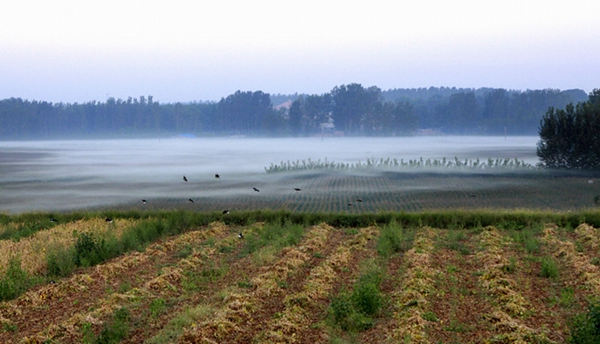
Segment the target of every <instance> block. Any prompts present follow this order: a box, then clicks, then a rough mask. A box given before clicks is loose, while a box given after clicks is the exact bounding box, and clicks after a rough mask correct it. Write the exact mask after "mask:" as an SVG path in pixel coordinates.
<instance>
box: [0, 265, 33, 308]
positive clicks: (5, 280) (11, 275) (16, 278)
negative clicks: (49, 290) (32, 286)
mask: <svg viewBox="0 0 600 344" xmlns="http://www.w3.org/2000/svg"><path fill="white" fill-rule="evenodd" d="M29 282H30V281H29V277H28V276H27V272H25V271H23V269H21V260H20V259H19V258H15V257H13V258H11V259H10V261H9V263H8V269H7V270H6V274H5V275H4V276H3V277H1V278H0V300H2V301H4V300H11V299H14V298H15V297H17V296H18V295H20V294H21V293H22V292H24V291H25V290H27V288H28V287H29Z"/></svg>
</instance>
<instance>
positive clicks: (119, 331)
mask: <svg viewBox="0 0 600 344" xmlns="http://www.w3.org/2000/svg"><path fill="white" fill-rule="evenodd" d="M129 318H130V314H129V311H128V310H127V308H119V309H117V310H116V311H115V313H114V315H113V319H112V321H110V322H106V323H104V327H103V328H102V331H101V332H100V335H98V338H97V339H96V343H98V344H112V343H115V344H116V343H120V342H121V340H122V339H124V338H125V337H127V334H128V333H129Z"/></svg>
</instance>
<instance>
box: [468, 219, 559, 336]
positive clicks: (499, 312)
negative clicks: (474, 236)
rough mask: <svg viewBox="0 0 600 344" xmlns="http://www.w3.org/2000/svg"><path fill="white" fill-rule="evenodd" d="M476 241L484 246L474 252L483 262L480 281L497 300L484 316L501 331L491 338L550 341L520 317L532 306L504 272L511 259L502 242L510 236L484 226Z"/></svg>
mask: <svg viewBox="0 0 600 344" xmlns="http://www.w3.org/2000/svg"><path fill="white" fill-rule="evenodd" d="M479 241H480V244H481V246H482V247H483V249H482V250H481V251H480V252H478V253H477V255H476V258H477V259H479V260H480V261H481V262H482V264H483V269H482V270H481V272H482V274H481V276H480V281H481V283H482V285H483V286H484V287H485V289H487V291H488V292H489V293H490V295H492V296H493V297H494V300H495V303H496V307H494V308H495V309H494V310H493V311H492V313H491V314H489V315H487V319H488V321H489V322H490V323H491V324H492V326H493V328H494V329H495V330H496V331H498V332H501V334H500V335H497V336H496V337H494V338H493V341H496V342H536V343H540V342H549V340H548V339H547V336H546V334H544V333H543V332H539V331H537V330H534V329H532V328H529V327H527V326H526V325H524V324H523V323H522V322H521V320H520V319H522V318H523V317H525V316H526V315H529V314H531V313H532V310H531V308H530V306H531V305H530V303H529V302H528V301H527V300H526V299H525V298H524V297H523V295H522V294H521V293H519V292H518V291H516V290H515V287H516V285H517V283H516V281H515V280H514V279H513V278H511V276H510V275H509V273H508V272H507V271H509V270H510V269H511V263H510V260H509V258H508V257H507V255H506V254H505V252H504V246H505V245H506V244H507V243H506V242H507V241H510V238H507V237H503V236H502V235H501V234H500V233H499V232H498V230H497V229H496V228H494V227H486V228H485V229H484V230H483V232H482V233H481V234H480V235H479Z"/></svg>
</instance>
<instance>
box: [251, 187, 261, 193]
mask: <svg viewBox="0 0 600 344" xmlns="http://www.w3.org/2000/svg"><path fill="white" fill-rule="evenodd" d="M252 190H254V191H256V192H260V190H259V189H257V188H255V187H253V188H252Z"/></svg>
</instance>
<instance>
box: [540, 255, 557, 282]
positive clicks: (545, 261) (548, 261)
mask: <svg viewBox="0 0 600 344" xmlns="http://www.w3.org/2000/svg"><path fill="white" fill-rule="evenodd" d="M541 263H542V265H541V270H540V276H542V277H545V278H557V277H558V264H556V261H555V260H554V259H553V258H552V257H550V256H544V257H542V261H541Z"/></svg>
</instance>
